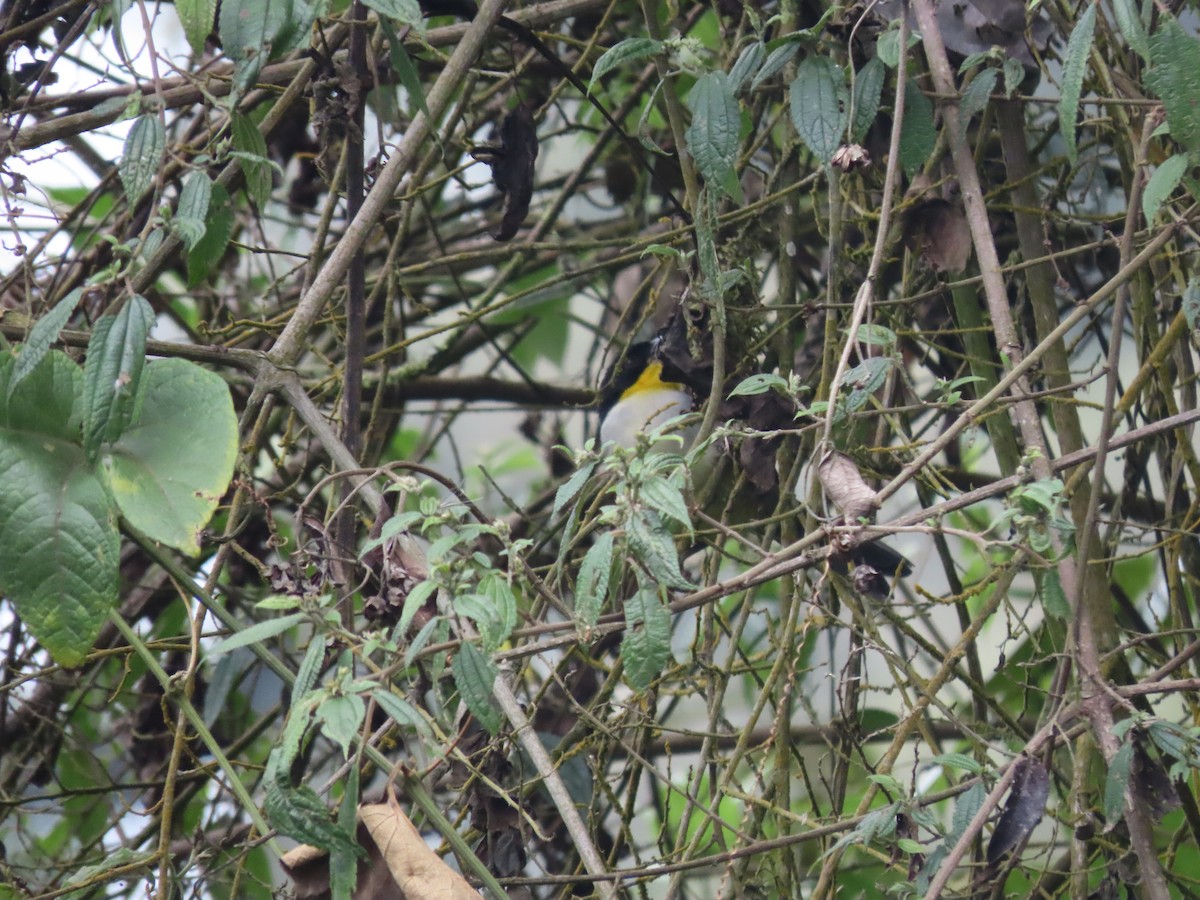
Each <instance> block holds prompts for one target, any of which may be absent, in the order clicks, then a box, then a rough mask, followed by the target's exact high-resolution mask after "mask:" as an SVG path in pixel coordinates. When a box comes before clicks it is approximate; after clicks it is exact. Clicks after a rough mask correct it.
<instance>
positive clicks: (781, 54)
mask: <svg viewBox="0 0 1200 900" xmlns="http://www.w3.org/2000/svg"><path fill="white" fill-rule="evenodd" d="M799 52H800V45H799V44H797V43H796V42H794V41H788V42H787V43H786V44H781V45H780V46H778V47H776V48H775V49H774V50H772V51H771V52H770V54H769V55H768V56H767V61H766V62H764V63H763V64H762V68H761V69H759V70H758V74H757V75H755V76H754V80H753V81H751V82H750V90H756V89H757V88H758V86H759V85H761V84H762V83H763V82H764V81H766V80H767V79H769V78H772V77H774V76H775V75H776V74H777V73H778V72H781V71H783V67H784V66H786V65H787V64H788V63H790V62H791V61H792V60H793V59H795V58H796V54H797V53H799Z"/></svg>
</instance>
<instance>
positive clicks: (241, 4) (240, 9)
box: [219, 0, 292, 116]
mask: <svg viewBox="0 0 1200 900" xmlns="http://www.w3.org/2000/svg"><path fill="white" fill-rule="evenodd" d="M291 3H292V0H224V2H222V3H221V18H220V22H219V32H220V37H221V46H222V48H224V50H225V55H226V56H228V57H229V58H230V59H232V60H233V84H234V90H233V92H232V94H231V95H230V102H231V103H236V102H237V100H238V98H239V97H240V96H241V94H243V93H244V92H245V91H246V90H247V89H248V88H249V87H251V86H252V85H253V84H254V81H255V79H256V78H257V77H258V72H259V69H261V68H262V65H263V63H264V62H266V61H267V60H268V59H270V57H271V56H272V54H273V51H274V44H275V39H276V38H277V37H278V36H279V33H280V32H281V31H282V30H283V29H284V28H286V27H287V25H288V19H289V16H290V14H291ZM232 108H233V107H231V109H232ZM234 115H235V116H236V115H238V114H237V113H235V114H234Z"/></svg>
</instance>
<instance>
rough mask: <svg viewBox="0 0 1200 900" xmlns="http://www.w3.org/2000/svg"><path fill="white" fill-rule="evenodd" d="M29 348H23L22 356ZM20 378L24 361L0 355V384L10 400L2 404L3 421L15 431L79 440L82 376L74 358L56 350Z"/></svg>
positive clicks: (1, 419) (0, 414) (0, 413)
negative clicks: (15, 360)
mask: <svg viewBox="0 0 1200 900" xmlns="http://www.w3.org/2000/svg"><path fill="white" fill-rule="evenodd" d="M26 352H27V350H22V356H24V354H25V353H26ZM19 378H21V360H20V358H18V359H17V362H16V365H15V366H14V364H13V361H12V357H11V356H4V357H2V358H0V386H3V387H4V388H5V391H4V394H5V396H6V397H7V402H6V403H3V404H2V405H0V424H3V425H5V426H7V427H9V428H11V429H13V430H14V431H22V432H28V433H29V434H38V435H44V436H46V437H51V438H56V439H58V440H63V441H69V442H71V443H76V444H77V443H79V435H80V428H79V419H80V411H79V395H80V385H81V383H82V381H83V378H82V375H81V373H80V371H79V366H77V365H76V364H75V363H74V361H73V360H72V359H71V358H70V357H69V356H67V355H66V354H65V353H62V352H60V351H57V350H53V351H50V352H49V353H48V354H46V355H45V356H44V357H43V358H42V360H41V362H39V363H38V364H37V365H36V366H34V367H33V369H31V370H30V371H29V374H28V376H27V377H24V378H23V380H20V381H19V383H14V382H18V379H19Z"/></svg>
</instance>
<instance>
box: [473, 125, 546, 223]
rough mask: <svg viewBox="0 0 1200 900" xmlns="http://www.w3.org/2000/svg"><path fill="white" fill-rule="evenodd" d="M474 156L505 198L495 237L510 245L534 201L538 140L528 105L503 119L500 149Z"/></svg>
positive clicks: (479, 151)
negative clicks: (485, 167)
mask: <svg viewBox="0 0 1200 900" xmlns="http://www.w3.org/2000/svg"><path fill="white" fill-rule="evenodd" d="M471 155H472V156H473V157H475V159H477V160H479V161H480V162H485V163H487V164H488V165H489V166H491V167H492V182H493V183H494V184H495V185H496V190H498V191H499V192H500V193H501V194H502V195H503V196H504V215H503V216H502V218H501V219H500V227H499V228H498V229H497V230H496V231H495V232H493V233H492V237H493V238H495V239H496V240H498V241H510V240H512V239H513V238H514V237H515V236H516V234H517V230H518V229H519V228H520V227H521V223H522V222H524V221H525V216H527V215H528V214H529V202H530V201H531V200H532V199H533V176H534V162H535V161H536V160H537V156H538V137H537V126H536V125H535V124H534V121H533V110H532V108H531V107H530V106H529V104H527V103H520V104H518V105H517V107H516V109H514V110H513V111H512V112H510V113H509V114H508V115H506V116H505V117H504V121H503V122H502V123H501V124H500V145H499V146H498V147H497V146H487V147H476V148H474V149H473V150H472V151H471Z"/></svg>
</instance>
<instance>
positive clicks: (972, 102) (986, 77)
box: [905, 69, 1000, 141]
mask: <svg viewBox="0 0 1200 900" xmlns="http://www.w3.org/2000/svg"><path fill="white" fill-rule="evenodd" d="M999 74H1000V73H999V72H997V71H996V70H995V69H983V70H982V71H981V72H979V73H978V74H976V76H975V77H974V78H972V79H971V83H970V84H969V85H967V89H966V90H965V91H963V95H962V99H961V100H960V101H959V103H958V139H959V140H960V141H961V140H963V139H965V138H966V135H967V129H968V128H969V127H970V126H971V120H972V119H973V118H975V115H976V114H977V113H980V112H982V111H983V110H984V108H985V107H986V106H987V104H988V100H989V98H990V97H991V96H992V92H993V91H994V90H995V89H996V79H997V78H998V77H999ZM905 115H907V110H906V111H905Z"/></svg>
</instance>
